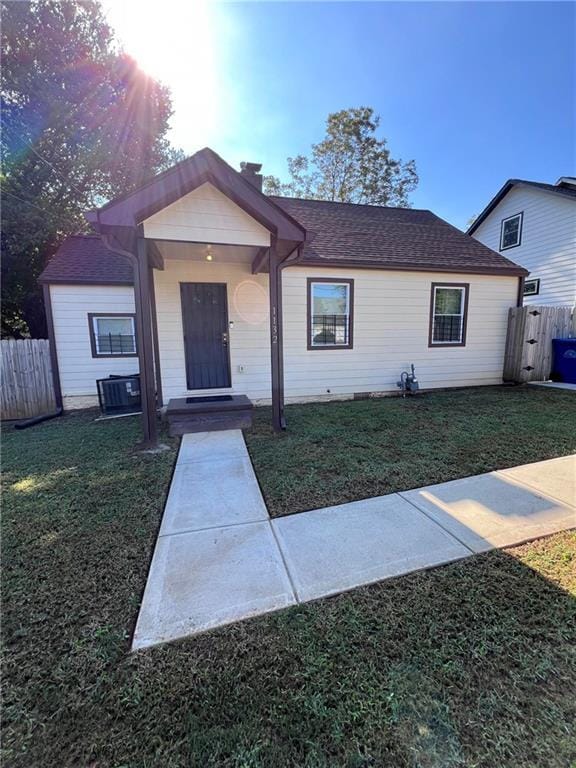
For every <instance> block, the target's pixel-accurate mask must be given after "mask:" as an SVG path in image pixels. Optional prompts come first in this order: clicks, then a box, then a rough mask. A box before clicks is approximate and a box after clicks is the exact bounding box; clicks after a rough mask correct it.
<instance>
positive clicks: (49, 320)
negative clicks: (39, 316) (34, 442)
mask: <svg viewBox="0 0 576 768" xmlns="http://www.w3.org/2000/svg"><path fill="white" fill-rule="evenodd" d="M42 293H43V296H44V311H45V313H46V326H47V329H48V341H49V344H50V364H51V367H52V382H53V385H54V400H55V401H56V408H62V386H61V384H60V369H59V367H58V352H57V350H56V334H55V332H54V315H53V314H52V297H51V296H50V286H49V285H46V284H44V285H43V286H42Z"/></svg>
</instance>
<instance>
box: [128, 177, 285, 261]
mask: <svg viewBox="0 0 576 768" xmlns="http://www.w3.org/2000/svg"><path fill="white" fill-rule="evenodd" d="M143 226H144V236H145V237H151V238H156V239H158V240H185V241H189V242H198V243H224V244H231V245H259V246H266V245H270V233H269V232H268V230H267V229H266V228H265V227H263V226H262V225H261V224H259V223H258V222H257V221H255V220H254V219H253V218H252V217H251V216H249V215H248V214H247V213H246V212H245V211H243V210H242V208H240V206H238V205H236V203H234V202H232V200H230V199H229V198H228V197H226V195H223V194H222V192H220V191H219V190H218V189H216V187H214V186H212V184H209V183H206V184H202V185H201V186H200V187H198V188H197V189H195V190H193V191H192V192H189V193H188V194H187V195H184V197H181V198H180V199H179V200H177V201H176V202H175V203H172V205H169V206H167V207H166V208H163V209H162V210H161V211H158V213H155V214H154V215H153V216H151V217H150V218H149V219H145V221H144V222H143Z"/></svg>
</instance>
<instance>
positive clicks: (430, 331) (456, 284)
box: [428, 282, 470, 348]
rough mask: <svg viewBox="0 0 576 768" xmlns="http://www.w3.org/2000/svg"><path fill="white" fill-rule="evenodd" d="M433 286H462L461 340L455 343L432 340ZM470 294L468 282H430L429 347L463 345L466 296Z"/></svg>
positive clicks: (466, 306)
mask: <svg viewBox="0 0 576 768" xmlns="http://www.w3.org/2000/svg"><path fill="white" fill-rule="evenodd" d="M435 288H464V312H463V315H462V341H459V342H457V343H454V342H452V343H450V342H436V343H434V342H433V341H432V331H433V326H434V289H435ZM469 296H470V283H448V282H446V283H432V284H431V287H430V319H429V322H428V346H429V347H431V348H438V347H439V348H442V347H443V348H447V347H465V346H466V333H467V330H468V298H469Z"/></svg>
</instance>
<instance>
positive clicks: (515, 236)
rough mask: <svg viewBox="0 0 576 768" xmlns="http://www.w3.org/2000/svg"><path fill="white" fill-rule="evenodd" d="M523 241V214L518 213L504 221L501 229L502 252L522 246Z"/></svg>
mask: <svg viewBox="0 0 576 768" xmlns="http://www.w3.org/2000/svg"><path fill="white" fill-rule="evenodd" d="M521 240H522V214H521V213H516V214H514V216H508V218H507V219H502V224H501V227H500V250H501V251H504V250H506V248H514V247H515V246H517V245H520V242H521Z"/></svg>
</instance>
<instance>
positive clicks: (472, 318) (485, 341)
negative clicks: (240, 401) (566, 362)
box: [283, 267, 518, 399]
mask: <svg viewBox="0 0 576 768" xmlns="http://www.w3.org/2000/svg"><path fill="white" fill-rule="evenodd" d="M308 277H335V278H343V277H346V278H352V279H353V280H354V330H353V344H354V348H353V349H342V350H335V349H328V350H318V349H313V350H307V348H306V347H307V343H306V341H307V340H306V333H307V322H306V290H307V288H306V279H307V278H308ZM433 282H438V283H442V282H447V283H450V282H453V283H454V282H457V283H469V284H470V290H469V302H468V325H467V334H466V346H465V347H454V348H449V347H436V348H434V347H432V348H430V347H428V332H429V322H430V293H431V283H433ZM283 288H284V290H283V302H284V379H285V391H286V397H287V399H302V398H309V397H317V396H320V395H322V396H330V395H352V394H353V393H355V392H386V391H390V390H392V391H397V387H396V382H397V381H398V379H399V378H400V373H401V372H402V371H403V370H409V366H410V364H411V363H414V365H415V366H416V374H417V376H418V379H419V381H420V386H421V387H422V388H425V389H429V388H436V387H461V386H468V385H477V384H500V383H502V368H503V361H504V345H505V342H506V329H507V316H508V309H509V308H510V307H511V306H515V304H516V294H517V289H518V278H516V277H492V276H483V275H482V276H480V275H465V274H445V273H425V272H392V271H390V272H389V271H384V270H372V269H355V270H354V269H311V268H309V267H308V268H304V267H292V268H289V269H286V270H285V271H284V286H283Z"/></svg>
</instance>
